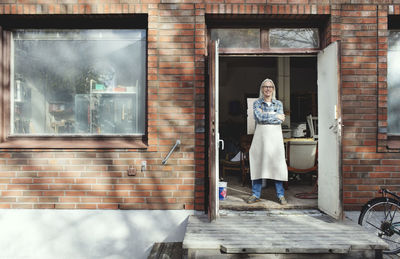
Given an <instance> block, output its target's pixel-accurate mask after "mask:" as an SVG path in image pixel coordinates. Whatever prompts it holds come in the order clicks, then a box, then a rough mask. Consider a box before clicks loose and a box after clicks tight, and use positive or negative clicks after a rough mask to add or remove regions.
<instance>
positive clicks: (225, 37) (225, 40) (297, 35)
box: [210, 28, 320, 53]
mask: <svg viewBox="0 0 400 259" xmlns="http://www.w3.org/2000/svg"><path fill="white" fill-rule="evenodd" d="M210 36H211V39H212V40H219V41H220V43H219V46H220V48H221V49H236V50H241V51H244V52H246V51H249V49H258V50H257V52H263V51H265V52H268V51H272V52H279V51H283V52H288V51H289V52H296V51H304V50H317V49H319V47H320V40H319V29H318V28H215V29H211V35H210ZM250 51H251V50H250ZM223 52H224V51H223V50H222V53H223Z"/></svg>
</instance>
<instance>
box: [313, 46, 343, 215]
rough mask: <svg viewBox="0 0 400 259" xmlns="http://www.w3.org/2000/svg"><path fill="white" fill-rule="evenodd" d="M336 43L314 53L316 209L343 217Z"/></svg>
mask: <svg viewBox="0 0 400 259" xmlns="http://www.w3.org/2000/svg"><path fill="white" fill-rule="evenodd" d="M339 46H340V45H339V42H334V43H332V44H330V45H329V46H328V47H326V48H325V49H323V50H322V51H321V52H320V53H319V54H318V208H319V209H320V210H321V211H323V212H325V213H327V214H328V215H330V216H332V217H334V218H336V219H342V218H343V198H342V177H341V173H340V172H341V170H340V168H341V109H340V101H339V97H340V92H339V91H340V78H339V75H340V71H339V64H340V63H339Z"/></svg>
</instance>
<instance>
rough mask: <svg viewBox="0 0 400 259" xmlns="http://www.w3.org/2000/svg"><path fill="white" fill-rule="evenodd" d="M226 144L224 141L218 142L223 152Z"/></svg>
mask: <svg viewBox="0 0 400 259" xmlns="http://www.w3.org/2000/svg"><path fill="white" fill-rule="evenodd" d="M224 146H225V142H224V140H223V139H219V140H218V147H221V149H222V150H224V148H225V147H224Z"/></svg>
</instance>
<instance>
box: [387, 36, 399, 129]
mask: <svg viewBox="0 0 400 259" xmlns="http://www.w3.org/2000/svg"><path fill="white" fill-rule="evenodd" d="M387 67H388V74H387V84H388V99H387V104H388V133H389V134H400V73H399V72H400V31H390V33H389V50H388V59H387Z"/></svg>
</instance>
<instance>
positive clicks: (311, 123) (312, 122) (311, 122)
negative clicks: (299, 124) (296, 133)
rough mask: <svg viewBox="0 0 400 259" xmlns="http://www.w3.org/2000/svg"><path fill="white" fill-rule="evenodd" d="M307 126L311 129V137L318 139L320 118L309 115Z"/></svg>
mask: <svg viewBox="0 0 400 259" xmlns="http://www.w3.org/2000/svg"><path fill="white" fill-rule="evenodd" d="M307 124H308V128H309V129H310V137H312V138H314V139H318V117H316V116H312V114H310V115H308V116H307Z"/></svg>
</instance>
